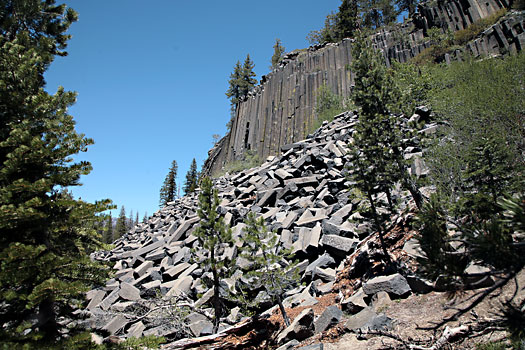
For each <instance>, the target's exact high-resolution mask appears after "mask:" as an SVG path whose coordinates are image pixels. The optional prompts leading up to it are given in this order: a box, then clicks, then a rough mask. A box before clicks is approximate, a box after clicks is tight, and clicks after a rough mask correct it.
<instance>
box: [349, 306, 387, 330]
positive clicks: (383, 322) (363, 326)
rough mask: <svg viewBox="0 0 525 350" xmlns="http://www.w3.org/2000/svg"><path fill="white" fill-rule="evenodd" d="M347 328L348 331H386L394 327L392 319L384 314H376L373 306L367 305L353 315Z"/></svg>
mask: <svg viewBox="0 0 525 350" xmlns="http://www.w3.org/2000/svg"><path fill="white" fill-rule="evenodd" d="M345 328H346V329H347V330H348V331H357V330H362V331H367V330H371V331H380V330H381V331H386V330H389V329H391V328H392V320H391V319H390V318H389V317H387V316H386V315H384V314H379V315H378V314H376V313H375V311H374V310H373V309H372V308H370V307H367V308H366V309H363V310H361V311H360V312H359V313H357V314H355V315H353V316H351V317H350V318H349V319H348V321H347V322H346V324H345Z"/></svg>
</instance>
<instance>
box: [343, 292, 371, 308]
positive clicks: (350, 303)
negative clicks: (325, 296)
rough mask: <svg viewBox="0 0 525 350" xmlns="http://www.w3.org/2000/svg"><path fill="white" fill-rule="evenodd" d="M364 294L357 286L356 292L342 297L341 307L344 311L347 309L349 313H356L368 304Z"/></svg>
mask: <svg viewBox="0 0 525 350" xmlns="http://www.w3.org/2000/svg"><path fill="white" fill-rule="evenodd" d="M365 296H366V295H365V293H363V289H362V288H359V290H358V291H357V292H356V293H354V294H352V295H351V296H350V297H348V298H346V299H344V300H343V301H342V302H341V307H342V308H343V310H344V311H347V312H349V313H351V314H356V313H358V312H359V311H361V310H363V309H365V308H366V307H367V306H368V305H367V304H366V302H365V299H364V298H365Z"/></svg>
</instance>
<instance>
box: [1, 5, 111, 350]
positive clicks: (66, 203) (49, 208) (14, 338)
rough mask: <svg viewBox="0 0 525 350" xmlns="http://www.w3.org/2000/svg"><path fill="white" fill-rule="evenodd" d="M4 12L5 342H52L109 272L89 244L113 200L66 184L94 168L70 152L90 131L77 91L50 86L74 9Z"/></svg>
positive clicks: (10, 8) (82, 146)
mask: <svg viewBox="0 0 525 350" xmlns="http://www.w3.org/2000/svg"><path fill="white" fill-rule="evenodd" d="M0 12H1V16H0V115H1V116H2V117H1V118H2V122H1V123H0V231H1V232H2V234H1V235H0V300H2V308H1V309H2V311H1V312H0V324H2V327H1V328H0V347H1V348H6V349H8V348H9V349H14V348H17V347H22V346H24V347H31V344H36V343H38V345H37V346H38V347H39V348H47V345H49V344H52V343H54V342H55V341H57V339H59V338H60V337H62V336H63V334H64V333H63V332H62V328H63V326H62V325H61V324H60V323H59V322H58V320H59V318H60V317H62V316H67V317H71V314H70V312H71V308H72V306H73V304H74V303H75V300H81V299H82V293H83V292H84V291H86V290H87V289H89V288H90V287H92V283H100V282H102V280H103V279H104V278H105V277H104V276H105V273H104V269H102V268H101V267H100V266H99V265H98V264H96V263H94V262H92V261H91V260H90V259H89V256H88V254H87V253H89V252H90V251H93V250H94V249H97V248H98V247H100V238H101V237H100V235H98V234H97V232H96V225H97V223H98V222H99V218H97V216H95V213H97V212H100V211H103V210H106V209H107V208H108V204H109V203H108V202H107V201H105V202H101V203H95V204H90V203H86V202H84V201H81V200H75V199H74V198H73V197H72V196H71V195H70V194H69V193H68V192H67V189H68V188H69V187H70V186H77V185H79V180H80V176H81V175H85V174H88V173H89V172H90V170H91V165H90V164H89V163H87V162H74V161H73V159H72V157H73V156H74V155H75V154H77V153H78V152H83V151H86V149H87V146H89V145H90V144H92V140H91V139H88V138H86V137H84V135H82V134H78V133H77V132H76V131H75V127H74V126H75V122H74V121H73V117H72V116H70V115H69V114H68V113H67V111H68V107H70V106H71V105H72V104H73V103H74V102H75V99H76V95H75V93H73V92H67V91H64V89H63V88H59V89H58V91H57V92H56V93H55V94H54V95H50V94H48V93H47V92H46V91H45V90H44V86H45V80H44V73H45V71H46V69H47V67H48V66H49V65H50V64H51V63H52V61H53V59H54V56H55V55H66V52H65V51H64V49H65V48H66V45H67V40H68V39H69V35H67V34H65V33H66V31H67V29H68V28H69V26H70V24H71V23H73V22H75V21H76V19H77V14H76V12H75V11H73V10H72V9H69V8H66V6H65V5H58V6H57V5H55V2H54V1H53V0H46V1H38V0H35V1H3V2H2V3H1V4H0ZM28 320H34V321H33V322H28ZM73 335H74V331H70V332H69V336H73Z"/></svg>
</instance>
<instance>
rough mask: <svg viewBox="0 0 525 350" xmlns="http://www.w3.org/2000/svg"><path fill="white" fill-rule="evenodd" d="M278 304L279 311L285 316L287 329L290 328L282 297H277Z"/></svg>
mask: <svg viewBox="0 0 525 350" xmlns="http://www.w3.org/2000/svg"><path fill="white" fill-rule="evenodd" d="M277 304H278V305H279V310H281V314H282V315H283V320H284V324H285V325H286V327H288V326H289V325H290V319H289V318H288V314H287V313H286V310H285V309H284V305H283V300H282V298H281V296H280V295H277Z"/></svg>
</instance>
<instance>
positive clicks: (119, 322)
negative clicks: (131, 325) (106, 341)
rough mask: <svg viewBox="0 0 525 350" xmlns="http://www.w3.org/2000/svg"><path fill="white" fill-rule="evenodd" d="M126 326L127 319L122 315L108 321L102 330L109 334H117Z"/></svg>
mask: <svg viewBox="0 0 525 350" xmlns="http://www.w3.org/2000/svg"><path fill="white" fill-rule="evenodd" d="M126 324H128V319H127V318H126V317H124V316H123V315H117V316H115V317H113V318H112V319H111V321H109V323H108V324H106V325H105V326H104V328H103V329H105V330H106V331H108V332H109V333H110V334H115V333H117V332H118V331H119V330H120V329H122V328H124V327H125V326H126Z"/></svg>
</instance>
